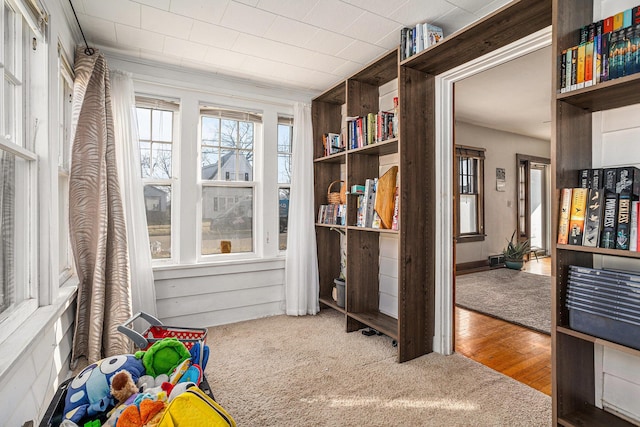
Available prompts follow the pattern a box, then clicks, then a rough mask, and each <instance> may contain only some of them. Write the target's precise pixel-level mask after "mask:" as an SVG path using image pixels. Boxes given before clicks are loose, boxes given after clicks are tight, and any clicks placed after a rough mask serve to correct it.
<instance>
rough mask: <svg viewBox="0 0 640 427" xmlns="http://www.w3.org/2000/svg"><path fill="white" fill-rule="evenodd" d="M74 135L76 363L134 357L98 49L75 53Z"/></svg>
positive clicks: (122, 229)
mask: <svg viewBox="0 0 640 427" xmlns="http://www.w3.org/2000/svg"><path fill="white" fill-rule="evenodd" d="M75 74H76V79H75V82H74V99H73V116H72V117H73V118H74V121H75V131H74V134H73V135H74V136H73V147H72V154H71V173H70V178H69V210H70V212H69V217H70V219H69V222H70V224H69V226H70V234H71V245H72V248H73V254H74V259H75V264H76V270H77V273H78V279H79V281H80V284H79V286H78V297H77V309H76V322H75V331H74V339H73V349H72V358H71V366H72V368H74V367H75V366H76V365H77V363H78V361H79V359H80V358H81V357H86V359H87V362H89V363H92V362H95V361H96V360H99V359H101V358H103V357H106V356H110V355H114V354H122V353H127V352H129V351H130V349H131V344H130V342H129V340H128V338H127V337H125V336H124V335H123V334H121V333H119V332H118V331H117V327H118V325H121V324H123V323H124V322H125V321H126V320H127V319H128V318H129V317H130V316H131V314H132V313H131V311H132V310H131V297H130V295H131V290H130V281H129V261H128V251H127V234H126V233H127V231H126V224H125V216H124V212H123V206H122V200H121V195H120V186H119V183H118V171H117V167H116V150H115V142H114V128H113V117H112V109H111V94H110V91H111V89H110V82H109V69H108V67H107V63H106V60H105V58H104V56H103V55H102V54H101V53H100V52H98V51H96V52H95V53H94V54H93V55H91V56H88V55H86V54H85V53H84V50H83V49H82V48H78V49H77V50H76V60H75Z"/></svg>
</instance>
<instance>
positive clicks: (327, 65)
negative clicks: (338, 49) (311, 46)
mask: <svg viewBox="0 0 640 427" xmlns="http://www.w3.org/2000/svg"><path fill="white" fill-rule="evenodd" d="M345 61H346V59H343V58H338V57H335V56H331V55H325V54H324V53H317V52H316V53H314V54H313V56H312V57H311V58H309V59H307V60H305V61H300V62H298V65H300V66H301V67H304V68H307V69H310V70H318V71H322V72H324V73H333V71H334V70H335V69H336V68H338V67H340V66H342V65H343V64H344V63H345Z"/></svg>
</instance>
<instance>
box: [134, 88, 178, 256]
mask: <svg viewBox="0 0 640 427" xmlns="http://www.w3.org/2000/svg"><path fill="white" fill-rule="evenodd" d="M180 107H181V106H180V102H179V101H178V100H176V99H173V98H171V99H170V98H164V97H162V96H156V95H147V94H142V93H136V96H135V108H136V118H137V109H138V108H146V109H150V110H151V116H152V117H153V110H159V111H171V112H172V114H173V117H172V125H171V126H172V129H171V177H170V178H145V177H143V176H142V170H141V169H140V176H141V179H142V188H143V197H144V187H146V186H147V185H158V186H170V187H171V218H170V220H171V229H170V230H171V231H170V238H171V256H170V257H168V258H154V257H153V254H151V264H152V265H153V266H161V265H174V264H178V263H179V260H180V255H179V251H180V242H179V237H178V236H179V232H178V227H179V223H180V217H179V211H180V209H179V208H180V205H179V200H180V198H179V191H180V190H179V188H178V184H179V179H180V157H181V156H180V150H181V146H180V123H181V117H180V116H181V114H180ZM138 126H139V124H138ZM151 127H152V128H153V124H151ZM137 131H138V144H140V140H141V138H140V132H139V128H138V129H137ZM150 136H152V135H150ZM152 140H153V138H151V141H152ZM162 142H163V143H166V141H162ZM138 150H140V146H138ZM141 160H142V157H141ZM140 167H142V165H140ZM143 205H144V207H145V215H146V206H147V205H146V199H145V200H144V204H143ZM147 232H148V230H147ZM149 243H150V244H151V236H149ZM149 252H151V247H149Z"/></svg>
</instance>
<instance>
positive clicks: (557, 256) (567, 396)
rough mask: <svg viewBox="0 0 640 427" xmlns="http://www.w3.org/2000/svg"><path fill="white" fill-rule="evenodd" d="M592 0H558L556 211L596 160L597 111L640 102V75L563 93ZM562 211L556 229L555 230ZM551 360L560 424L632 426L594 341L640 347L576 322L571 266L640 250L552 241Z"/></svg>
mask: <svg viewBox="0 0 640 427" xmlns="http://www.w3.org/2000/svg"><path fill="white" fill-rule="evenodd" d="M593 12H594V5H593V0H554V1H553V37H552V44H553V46H552V55H553V56H554V61H556V63H555V64H556V66H555V67H553V76H552V79H553V87H554V91H555V93H556V95H555V99H554V100H553V101H552V120H553V126H552V129H554V130H555V133H554V134H553V135H552V146H551V157H552V165H553V174H552V188H553V189H554V191H555V194H556V197H555V198H554V200H553V203H552V212H559V207H560V206H559V205H560V190H561V189H562V188H569V187H575V182H576V177H577V173H578V171H579V170H580V169H589V168H592V167H593V162H592V157H591V153H592V137H593V136H592V113H593V112H596V111H604V110H608V109H612V108H618V107H624V106H627V105H632V104H637V103H640V75H637V74H636V75H631V76H627V77H622V78H619V79H615V80H611V81H607V82H603V83H598V84H596V85H594V86H590V87H587V88H584V89H579V90H575V91H571V92H566V93H560V91H559V86H560V78H559V75H558V73H559V68H560V67H559V64H558V58H559V57H560V55H561V53H562V51H563V50H564V49H567V48H570V47H572V46H574V45H575V44H576V33H577V31H578V29H579V28H581V27H582V26H584V25H588V24H590V23H591V22H593ZM557 230H558V218H554V224H553V228H552V231H553V234H554V235H557ZM553 254H554V266H553V271H554V274H553V276H554V277H555V280H554V281H553V283H552V295H553V305H552V323H553V328H552V342H553V343H554V345H553V348H552V364H553V367H554V369H553V378H552V382H553V421H554V424H557V425H562V426H572V427H573V426H608V427H610V426H631V425H633V424H631V423H630V422H628V421H627V420H625V419H623V418H621V417H619V416H617V415H616V414H613V413H610V412H607V411H604V410H602V409H599V408H597V407H596V402H595V399H596V397H595V394H596V381H597V379H596V378H595V372H594V350H595V348H594V346H596V345H602V346H604V347H607V348H613V349H615V350H618V351H623V352H626V353H629V354H632V355H634V356H640V351H638V350H636V349H633V348H630V347H627V346H624V345H620V344H616V343H613V342H610V341H607V340H604V339H601V338H598V337H595V336H592V335H590V334H585V333H582V332H578V331H575V330H573V329H571V327H570V322H569V310H568V308H567V306H566V301H567V288H568V271H569V266H570V265H578V266H584V267H593V262H594V261H593V258H594V255H606V256H610V257H625V258H634V259H637V258H640V253H638V252H629V251H622V250H614V249H603V248H591V247H584V246H573V245H558V244H555V243H554V244H553Z"/></svg>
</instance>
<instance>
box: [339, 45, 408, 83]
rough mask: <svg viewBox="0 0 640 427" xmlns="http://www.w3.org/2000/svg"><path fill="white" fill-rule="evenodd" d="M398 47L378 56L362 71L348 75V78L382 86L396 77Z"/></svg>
mask: <svg viewBox="0 0 640 427" xmlns="http://www.w3.org/2000/svg"><path fill="white" fill-rule="evenodd" d="M397 63H398V49H394V50H391V51H389V52H387V53H385V54H384V55H382V56H381V57H380V58H378V59H376V60H374V61H373V62H371V64H370V65H368V66H365V67H364V69H363V70H362V71H359V72H357V73H356V74H354V75H353V76H351V77H350V80H357V81H359V82H362V83H367V84H370V85H372V86H382V85H383V84H385V83H388V82H390V81H391V80H393V79H396V78H398V66H397Z"/></svg>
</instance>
